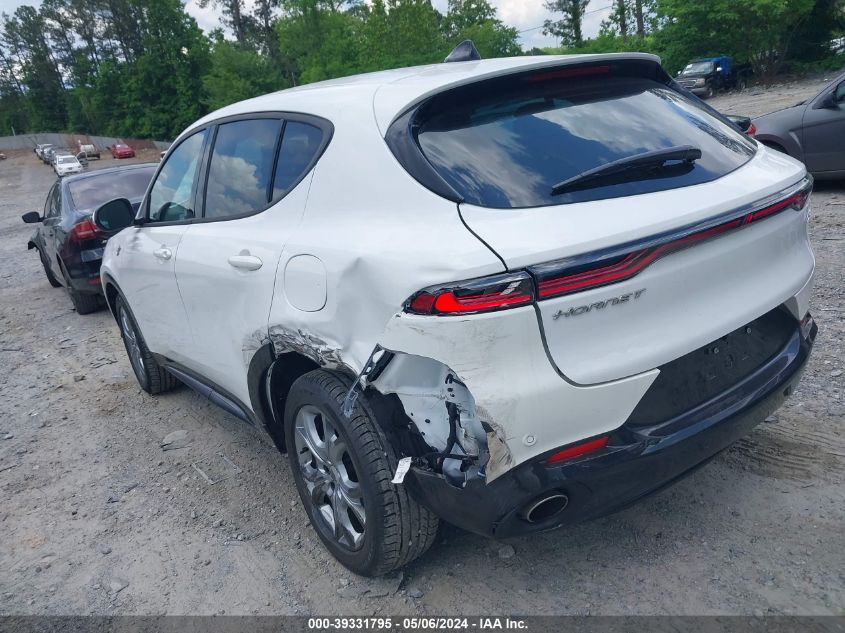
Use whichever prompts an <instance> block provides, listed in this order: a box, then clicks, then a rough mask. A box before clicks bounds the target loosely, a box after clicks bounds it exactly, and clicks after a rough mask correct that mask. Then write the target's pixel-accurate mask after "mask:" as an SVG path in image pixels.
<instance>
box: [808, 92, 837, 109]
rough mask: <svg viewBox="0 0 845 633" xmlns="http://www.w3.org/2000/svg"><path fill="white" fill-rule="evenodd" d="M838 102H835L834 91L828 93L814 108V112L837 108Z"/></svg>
mask: <svg viewBox="0 0 845 633" xmlns="http://www.w3.org/2000/svg"><path fill="white" fill-rule="evenodd" d="M838 107H839V101H837V100H836V91H832V92H828V93H827V94H826V95H825V96H824V98H823V99H821V100H820V101H819V102H818V103H817V104H816V105H815V106H813V109H814V110H822V109H829V108H838Z"/></svg>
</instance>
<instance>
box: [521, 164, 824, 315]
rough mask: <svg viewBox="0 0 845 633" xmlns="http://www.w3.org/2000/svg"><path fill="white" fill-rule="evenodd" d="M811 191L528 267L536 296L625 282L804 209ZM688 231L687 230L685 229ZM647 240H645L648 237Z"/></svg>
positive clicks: (541, 296) (810, 184) (559, 293)
mask: <svg viewBox="0 0 845 633" xmlns="http://www.w3.org/2000/svg"><path fill="white" fill-rule="evenodd" d="M811 190H812V181H810V182H809V183H808V184H807V185H806V186H804V187H802V188H801V189H800V190H799V191H796V192H795V193H792V194H791V195H789V196H788V197H786V198H784V199H783V200H778V201H777V202H774V203H771V204H769V205H766V206H764V207H762V208H757V209H755V210H753V211H748V212H746V213H744V214H743V215H742V216H740V217H735V218H733V219H731V220H726V221H724V222H721V223H719V224H716V225H714V226H710V227H707V228H702V229H700V230H695V229H692V230H691V232H687V233H685V234H683V233H682V234H680V235H678V234H675V235H667V236H664V237H662V238H661V239H660V240H659V241H657V242H656V243H655V241H654V240H652V241H651V243H648V244H645V245H643V246H641V247H637V245H635V244H634V245H630V246H629V249H630V250H628V249H625V250H622V251H621V252H619V251H617V252H615V253H613V254H609V255H608V254H605V255H602V256H596V257H591V256H590V255H586V256H584V257H580V258H577V259H574V260H569V261H558V262H549V263H547V264H539V265H537V266H531V267H529V270H530V271H531V273H532V274H533V275H534V277H535V278H536V279H537V298H538V299H549V298H551V297H559V296H562V295H567V294H572V293H575V292H583V291H584V290H588V289H592V288H599V287H601V286H606V285H608V284H613V283H617V282H620V281H625V280H627V279H630V278H631V277H634V276H635V275H638V274H639V273H640V272H641V271H642V270H643V269H645V268H646V267H647V266H649V265H650V264H652V263H653V262H654V261H655V260H657V259H659V258H661V257H663V256H664V255H668V254H669V253H673V252H675V251H679V250H681V249H683V248H686V247H687V246H691V245H692V244H695V243H696V242H700V241H702V240H706V239H709V238H711V237H715V236H716V235H720V234H722V233H727V232H729V231H733V230H734V229H738V228H740V227H741V226H744V225H746V224H750V223H751V222H756V221H758V220H761V219H763V218H767V217H771V216H773V215H775V214H776V213H778V212H780V211H783V210H785V209H797V210H800V209H803V208H804V206H805V205H806V204H807V199H808V197H809V195H810V192H811ZM687 231H690V229H687ZM647 242H648V240H647Z"/></svg>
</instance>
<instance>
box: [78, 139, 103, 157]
mask: <svg viewBox="0 0 845 633" xmlns="http://www.w3.org/2000/svg"><path fill="white" fill-rule="evenodd" d="M76 144H77V146H78V147H79V152H78V153H80V154H81V153H84V154H85V157H86V158H89V159H90V158H97V159H99V158H100V150H98V149H97V147H96V146H95V145H92V144H89V143H83V142H82V141H77V143H76Z"/></svg>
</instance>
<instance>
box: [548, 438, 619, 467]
mask: <svg viewBox="0 0 845 633" xmlns="http://www.w3.org/2000/svg"><path fill="white" fill-rule="evenodd" d="M609 439H610V436H608V435H602V436H601V437H597V438H595V439H592V440H588V441H586V442H581V443H580V444H575V445H574V446H570V447H569V448H564V449H563V450H560V451H558V452H557V453H554V454H552V455H550V456H549V458H548V459H547V460H546V463H547V464H549V465H550V466H552V465H556V464H560V463H561V462H565V461H567V460H569V459H574V458H575V457H581V456H582V455H586V454H588V453H594V452H596V451H597V450H599V449H602V448H604V447H605V446H607V441H608V440H609Z"/></svg>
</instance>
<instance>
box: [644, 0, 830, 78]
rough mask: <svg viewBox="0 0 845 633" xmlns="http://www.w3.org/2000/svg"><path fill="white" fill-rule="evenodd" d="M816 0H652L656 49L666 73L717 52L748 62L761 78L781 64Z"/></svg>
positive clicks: (775, 71) (770, 75)
mask: <svg viewBox="0 0 845 633" xmlns="http://www.w3.org/2000/svg"><path fill="white" fill-rule="evenodd" d="M814 4H815V0H708V2H689V1H688V0H657V14H658V19H659V20H660V21H661V22H662V28H660V30H659V31H658V32H657V33H656V34H655V38H656V39H655V46H656V47H657V48H658V50H660V51H661V52H662V54H663V62H664V65H665V66H666V67H667V69H668V70H669V71H670V72H674V71H677V70H680V69H681V68H682V67H683V66H684V65H685V64H686V63H687V62H688V61H689V60H690V59H692V58H694V57H701V56H713V55H720V54H727V55H732V56H733V57H734V58H735V59H736V60H737V61H739V62H749V63H751V65H752V67H753V68H754V72H755V74H756V75H757V76H758V77H760V78H762V79H764V80H766V79H768V78H770V77H772V76H774V75H775V74H776V73H777V72H778V70H780V68H781V65H782V64H783V62H784V61H785V60H786V58H787V55H788V53H789V48H790V45H791V44H792V40H793V37H794V35H795V32H796V28H797V27H798V26H800V25H801V24H803V23H804V22H805V21H806V20H807V19H808V17H809V16H810V13H811V12H812V10H813V7H814Z"/></svg>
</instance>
